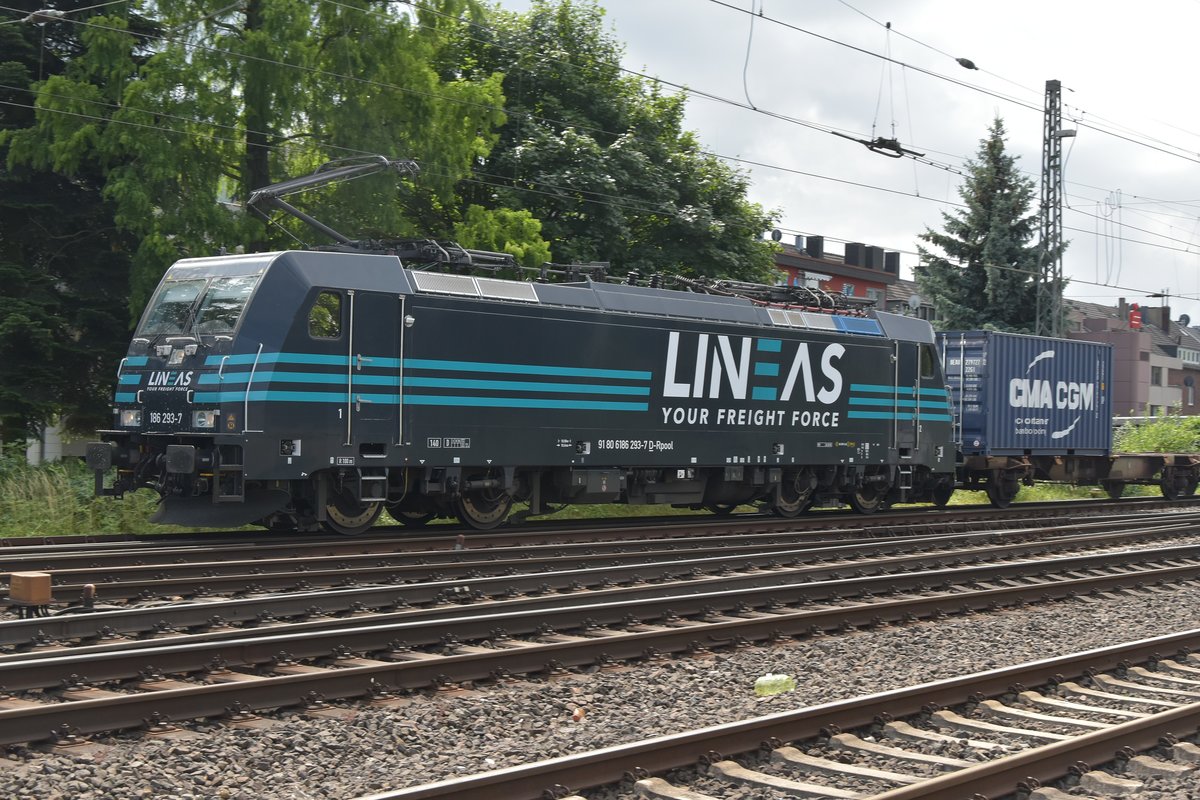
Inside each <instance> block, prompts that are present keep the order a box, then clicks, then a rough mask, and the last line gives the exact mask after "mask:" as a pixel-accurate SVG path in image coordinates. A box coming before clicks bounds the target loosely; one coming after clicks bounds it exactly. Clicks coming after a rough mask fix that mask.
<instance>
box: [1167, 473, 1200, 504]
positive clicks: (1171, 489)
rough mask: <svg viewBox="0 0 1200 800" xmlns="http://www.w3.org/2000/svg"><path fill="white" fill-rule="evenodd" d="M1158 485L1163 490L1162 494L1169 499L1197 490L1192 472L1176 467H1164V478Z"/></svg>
mask: <svg viewBox="0 0 1200 800" xmlns="http://www.w3.org/2000/svg"><path fill="white" fill-rule="evenodd" d="M1158 486H1159V488H1160V489H1161V490H1162V496H1163V497H1165V498H1166V499H1168V500H1178V499H1179V498H1181V497H1185V496H1187V495H1190V494H1192V492H1194V491H1196V486H1195V483H1194V482H1193V479H1192V475H1191V473H1190V472H1187V471H1186V470H1180V469H1176V468H1174V467H1163V471H1162V479H1161V480H1160V481H1159V482H1158Z"/></svg>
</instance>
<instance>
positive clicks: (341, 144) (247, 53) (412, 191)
mask: <svg viewBox="0 0 1200 800" xmlns="http://www.w3.org/2000/svg"><path fill="white" fill-rule="evenodd" d="M154 8H155V11H156V14H157V17H156V19H157V21H158V23H159V24H160V25H161V28H162V30H163V34H162V35H161V36H159V37H154V38H147V37H145V36H144V35H141V34H137V33H135V32H131V31H130V29H129V24H128V19H127V18H126V17H124V16H122V15H121V14H119V13H113V14H110V15H107V16H97V17H95V18H93V19H92V20H91V23H92V25H91V26H90V27H89V28H88V29H87V30H86V31H85V32H84V33H83V34H82V39H83V43H84V48H83V50H82V51H81V52H80V53H79V54H78V56H77V57H75V58H73V59H72V60H71V61H70V63H68V65H67V67H66V70H65V71H64V74H63V75H61V76H55V77H53V78H51V79H48V80H46V81H44V82H42V83H41V84H40V85H39V89H40V91H39V94H38V109H39V111H38V114H37V118H36V120H35V122H34V124H33V125H32V126H30V127H28V128H25V129H23V130H19V131H16V132H15V133H14V134H13V137H12V141H11V150H10V161H11V162H12V163H17V164H29V165H32V166H34V167H36V168H39V169H48V170H53V171H55V172H57V173H59V174H62V175H65V176H73V175H75V174H78V173H79V172H80V171H81V170H84V169H89V168H94V169H98V170H99V171H100V172H101V173H102V175H103V178H104V182H103V192H104V196H105V197H106V198H107V199H108V200H110V201H111V202H112V203H113V204H114V207H115V220H116V223H117V224H118V226H120V228H121V229H122V230H124V231H127V232H129V233H130V234H132V235H133V236H134V237H135V238H136V240H137V241H138V243H139V244H138V249H137V252H136V254H135V256H134V267H133V278H132V282H131V283H132V285H131V293H130V295H131V296H130V307H131V311H132V313H133V315H134V316H136V315H137V314H138V313H139V312H140V310H141V308H142V306H143V305H144V304H145V302H146V300H147V299H148V297H149V294H150V292H151V291H152V290H153V287H154V286H155V285H156V284H157V282H158V280H159V278H160V276H161V275H162V272H163V270H165V269H166V267H167V266H169V265H170V264H171V263H172V262H173V261H175V260H176V259H178V258H180V257H182V256H196V255H207V254H210V253H212V252H213V251H215V250H216V249H217V248H219V247H221V246H226V245H227V246H233V245H237V244H249V245H250V247H252V248H255V249H259V248H262V247H266V246H294V245H295V244H296V240H297V239H300V240H301V241H304V242H311V241H313V239H314V234H313V233H312V232H311V231H309V230H307V229H301V228H300V227H299V225H298V223H295V222H294V221H291V220H285V221H283V222H281V224H280V225H278V226H270V227H267V228H264V227H263V226H262V225H261V223H260V222H259V220H258V219H256V218H253V217H247V216H245V215H241V214H238V213H236V204H237V202H239V201H244V200H245V199H246V198H247V197H248V195H249V193H250V191H251V190H253V189H255V188H259V187H261V186H264V185H266V184H268V183H271V182H272V181H275V180H278V179H281V178H284V177H290V176H294V175H297V174H302V173H304V172H307V171H309V170H310V169H312V168H314V167H315V166H317V165H319V164H321V163H324V162H326V161H329V160H333V159H337V158H340V157H347V156H359V155H362V154H366V153H382V154H385V155H389V156H401V157H407V158H415V159H416V160H418V161H419V162H420V163H422V164H423V165H429V166H428V167H427V168H426V169H425V171H424V172H423V174H422V176H421V177H420V178H418V179H417V180H416V181H413V182H411V183H409V184H407V185H397V181H396V180H395V178H394V176H383V177H377V178H367V179H363V180H360V181H354V182H350V183H346V184H342V185H338V186H333V187H327V188H325V189H323V190H320V191H314V192H312V193H311V197H306V198H305V200H304V203H305V205H306V207H307V209H308V210H310V211H312V212H313V214H314V216H317V217H318V218H322V219H326V220H327V221H329V222H330V223H331V224H332V225H333V227H334V228H339V229H342V230H344V231H346V232H348V233H350V234H358V233H379V232H385V233H387V234H389V235H406V234H419V235H428V234H433V235H446V234H448V233H449V232H450V230H451V229H452V227H453V225H454V223H455V222H456V221H457V219H458V215H457V202H456V197H455V194H454V186H455V184H456V183H457V182H458V180H459V179H460V178H462V177H463V176H464V175H466V174H467V172H468V170H469V168H470V167H471V165H472V164H474V163H476V162H477V161H478V160H479V159H482V158H483V157H484V156H486V155H487V152H488V150H489V148H490V147H491V145H492V143H493V141H494V140H495V133H494V129H495V127H496V126H498V125H499V124H500V123H501V122H502V121H503V113H502V111H501V106H502V105H503V95H502V94H501V87H500V83H501V81H500V77H499V76H493V75H484V74H479V73H475V74H473V75H472V76H470V77H462V76H460V75H457V74H450V73H448V72H446V71H445V70H443V69H441V65H442V64H444V63H445V62H446V61H447V49H448V48H449V47H450V46H451V44H452V36H451V34H452V32H453V31H455V30H456V28H457V27H458V26H460V25H462V24H463V15H465V14H467V13H469V12H471V10H472V9H473V6H472V5H471V4H470V3H469V2H468V1H467V0H436V2H433V3H426V4H424V5H423V6H422V8H421V10H419V11H418V12H416V15H415V16H411V15H409V14H406V13H403V12H402V11H401V12H396V11H392V10H390V9H391V5H390V4H388V3H384V2H362V3H358V4H348V3H319V4H315V5H314V4H312V3H308V2H304V0H247V2H246V3H244V4H232V5H230V4H228V3H225V2H222V1H221V0H160V1H159V2H158V3H156V4H155V6H154ZM143 47H148V48H149V49H150V50H151V53H152V54H151V55H150V57H149V58H148V59H147V60H146V61H145V63H139V62H138V60H137V59H136V54H137V53H138V51H139V49H140V48H143ZM231 209H232V210H231Z"/></svg>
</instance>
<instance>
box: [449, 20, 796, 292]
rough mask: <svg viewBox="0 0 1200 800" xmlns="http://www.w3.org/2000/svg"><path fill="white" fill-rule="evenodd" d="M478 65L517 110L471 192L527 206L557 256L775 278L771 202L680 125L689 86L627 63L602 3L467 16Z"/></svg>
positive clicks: (466, 44)
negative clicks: (668, 89) (674, 89)
mask: <svg viewBox="0 0 1200 800" xmlns="http://www.w3.org/2000/svg"><path fill="white" fill-rule="evenodd" d="M463 35H464V37H465V38H464V40H463V43H462V49H463V51H464V52H466V53H467V54H468V56H467V57H466V58H465V59H463V64H464V66H463V69H464V71H465V72H466V73H467V74H471V73H472V72H474V71H480V72H481V73H483V74H493V73H496V72H499V73H503V75H504V93H505V96H506V97H507V100H508V104H507V106H506V110H507V112H508V119H507V122H506V123H505V125H504V127H503V128H502V129H501V130H500V139H499V142H498V143H497V145H496V146H495V147H494V148H493V149H492V151H491V155H490V156H489V158H488V159H487V160H486V162H484V163H483V164H482V165H481V166H480V167H479V168H478V169H477V170H476V175H475V179H474V182H472V183H471V184H469V185H464V187H463V195H464V196H465V197H466V198H467V200H468V201H469V202H470V203H473V204H475V205H479V206H481V207H484V208H489V209H493V208H505V207H508V208H523V209H528V210H529V211H530V212H531V213H532V215H533V216H534V217H536V218H537V219H539V220H541V222H542V235H543V236H545V237H546V239H547V240H548V241H549V242H550V245H551V247H552V248H553V250H554V254H555V257H556V259H557V260H559V261H574V262H587V261H609V262H612V264H613V267H614V270H615V271H616V272H618V273H620V272H625V271H629V270H638V271H641V272H643V273H649V272H680V273H683V274H688V275H698V276H720V277H739V278H745V279H751V280H755V279H758V280H767V279H770V278H771V276H772V275H773V251H774V248H773V246H772V245H771V244H770V243H769V242H764V241H762V239H761V234H762V233H763V231H765V230H767V229H769V228H770V227H771V225H772V223H773V215H772V214H771V213H768V212H766V211H764V210H763V209H762V208H760V207H759V206H758V205H756V204H754V203H750V202H748V201H747V200H746V191H747V188H748V184H747V179H746V176H745V175H744V174H742V173H740V172H738V171H737V170H735V169H732V168H731V167H729V166H728V165H727V164H725V163H724V162H722V161H720V160H718V159H716V158H714V157H712V156H709V155H706V154H705V153H704V152H703V151H702V150H701V148H700V146H699V143H698V142H697V140H696V138H695V136H694V135H693V134H691V133H690V132H688V131H686V130H684V129H683V112H684V99H683V97H682V96H680V95H676V96H667V95H664V94H663V93H661V92H660V91H659V90H658V88H657V87H656V86H655V85H654V84H653V83H652V82H650V81H647V80H645V79H642V78H638V77H636V76H631V75H628V74H626V73H624V72H622V70H621V68H620V59H621V54H622V48H621V46H620V44H619V43H618V42H616V40H615V39H614V38H613V37H612V35H611V34H610V33H609V32H608V31H607V30H606V27H605V24H604V19H603V11H602V10H601V9H600V8H599V7H598V6H597V5H596V4H595V3H594V2H589V1H588V0H584V1H583V2H578V3H576V2H571V0H562V1H561V2H550V0H535V2H534V4H533V6H532V8H531V9H530V10H529V11H528V12H526V13H522V14H516V13H507V12H502V11H497V12H495V13H494V14H493V15H492V16H491V18H490V19H489V26H475V27H471V28H468V29H464V32H463Z"/></svg>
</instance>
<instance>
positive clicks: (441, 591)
mask: <svg viewBox="0 0 1200 800" xmlns="http://www.w3.org/2000/svg"><path fill="white" fill-rule="evenodd" d="M1171 523H1172V524H1169V525H1156V526H1150V527H1147V528H1144V529H1141V530H1133V531H1130V530H1128V529H1126V530H1124V531H1121V532H1118V533H1112V532H1092V533H1082V534H1080V535H1077V536H1065V537H1063V538H1049V539H1041V540H1039V539H1034V540H1033V541H1030V542H1026V543H1022V544H1015V545H1014V544H993V545H991V546H984V547H982V548H959V549H951V550H945V551H936V550H932V551H927V552H923V553H917V554H912V555H909V554H905V553H906V552H907V551H911V550H912V549H914V548H920V547H929V548H932V547H934V546H936V545H938V544H943V543H945V541H946V540H945V539H940V538H938V537H932V538H925V539H916V540H899V541H896V542H894V543H891V542H882V541H881V542H877V543H875V544H873V545H872V547H873V548H875V549H882V550H885V551H891V550H895V551H897V552H899V553H901V554H899V555H887V556H883V557H877V558H875V559H873V560H870V561H868V560H858V561H855V562H841V563H830V564H825V565H821V564H817V565H812V566H808V565H804V563H803V562H804V560H805V558H808V560H812V558H814V557H822V558H829V557H839V556H842V557H844V556H859V557H861V556H862V555H863V552H862V549H861V545H857V544H856V545H845V546H837V547H831V548H825V549H822V550H819V551H816V552H814V551H812V550H811V549H809V548H801V549H798V550H780V551H769V552H767V553H766V554H762V553H758V554H754V555H751V556H745V557H738V558H735V557H733V556H728V555H726V556H723V557H720V558H716V559H713V558H706V559H691V560H685V561H668V562H663V563H660V564H654V563H650V564H645V563H635V564H630V565H625V566H613V565H611V564H610V565H606V566H604V567H591V568H584V569H577V570H564V571H559V572H552V573H546V572H526V573H515V574H514V573H511V572H509V573H504V574H500V575H490V576H488V575H476V576H472V577H467V578H458V579H448V580H435V581H427V582H424V583H410V584H396V585H390V584H389V585H378V586H366V587H360V588H354V587H349V588H343V589H338V590H336V591H304V592H293V593H287V594H280V595H260V596H256V597H253V598H247V599H232V600H226V601H221V602H191V603H181V604H177V605H171V606H157V607H156V606H149V607H136V608H130V609H121V610H113V611H104V612H97V613H92V614H66V615H62V616H55V617H37V618H33V619H24V620H8V621H3V622H0V644H7V645H9V646H28V645H30V644H36V643H38V642H45V641H47V640H58V641H65V640H72V639H87V638H94V637H97V636H99V635H101V631H107V633H108V635H111V634H113V633H135V634H138V633H143V632H146V631H153V630H155V629H164V628H176V629H177V628H196V627H205V626H212V625H213V620H214V618H220V620H219V621H220V622H221V623H223V624H230V623H245V622H258V621H261V620H263V619H267V618H269V617H268V616H267V615H270V617H274V618H280V617H297V616H311V615H313V613H314V612H316V611H319V612H321V613H326V614H332V613H340V612H344V611H348V610H352V609H356V608H375V609H383V608H395V607H397V606H416V605H424V604H438V603H444V602H447V601H456V600H464V599H466V600H470V599H472V598H476V597H490V598H506V597H508V596H510V595H514V594H519V593H533V594H548V593H549V592H550V591H560V592H561V591H565V590H572V591H574V592H576V593H577V595H578V596H576V597H563V596H560V597H559V598H558V599H557V601H549V600H547V599H546V598H538V597H533V598H522V599H520V600H511V601H507V602H512V603H514V604H519V605H522V606H529V607H545V606H552V605H556V604H568V605H569V604H575V603H580V602H595V601H596V600H597V599H603V598H604V597H608V596H615V597H624V598H634V597H652V596H658V595H662V594H664V593H668V592H670V591H672V589H671V588H670V587H669V586H666V585H662V584H650V585H648V586H636V585H635V586H632V587H630V586H624V587H622V586H619V584H621V583H636V582H639V581H640V582H645V581H646V580H648V579H650V578H657V579H659V580H686V581H687V582H688V586H689V589H690V590H691V591H693V592H698V591H701V590H712V589H713V588H714V587H717V588H737V587H742V588H745V589H749V588H753V587H756V586H778V585H780V584H782V583H784V582H785V581H786V580H792V581H797V580H804V581H806V582H816V581H825V580H830V579H836V578H838V577H840V576H841V575H842V574H844V573H845V572H846V571H847V570H853V571H855V572H869V573H874V575H875V577H882V578H886V577H897V578H899V577H900V573H901V571H902V570H914V569H925V570H937V569H942V568H945V567H947V566H949V565H954V564H964V563H972V562H976V561H978V560H979V559H981V558H984V557H986V556H989V555H991V556H992V557H995V556H996V555H1001V556H1004V557H1007V558H1012V557H1016V556H1024V557H1026V558H1029V557H1033V556H1038V555H1042V554H1045V553H1047V552H1053V551H1055V550H1058V549H1062V548H1068V547H1085V546H1096V545H1097V544H1102V545H1114V544H1119V543H1121V542H1122V541H1127V540H1130V539H1133V540H1138V539H1142V538H1145V537H1146V536H1160V535H1165V536H1170V535H1174V534H1176V533H1179V532H1180V531H1181V530H1186V526H1184V527H1182V528H1181V527H1180V526H1177V525H1176V524H1175V522H1174V520H1171ZM1085 529H1086V526H1076V527H1074V528H1073V529H1072V530H1085ZM1044 533H1045V532H1043V531H1038V532H1032V533H1031V535H1035V536H1037V535H1042V534H1044ZM955 538H956V539H958V538H961V537H955ZM970 538H981V539H994V538H995V537H994V536H993V535H990V534H988V535H972V537H970ZM1191 548H1192V546H1190V545H1183V546H1179V547H1174V548H1165V549H1164V548H1159V550H1158V552H1161V553H1162V554H1163V557H1173V556H1178V557H1190V556H1192V555H1194V553H1193V552H1192V551H1191ZM1146 552H1153V551H1146ZM1072 558H1082V559H1096V558H1099V559H1101V560H1100V561H1099V562H1097V561H1095V560H1087V561H1083V562H1065V563H1069V564H1071V566H1072V568H1083V567H1097V566H1104V567H1107V566H1110V565H1111V563H1112V562H1113V561H1114V558H1113V557H1112V556H1111V555H1107V556H1106V555H1105V554H1099V555H1093V556H1088V555H1082V556H1072ZM1116 561H1117V562H1118V564H1119V563H1120V559H1116ZM788 562H791V563H790V564H789V563H788ZM519 563H520V562H518V564H519ZM1031 563H1034V564H1037V563H1045V562H1031ZM469 566H471V567H472V568H478V567H479V566H480V565H479V564H472V565H469ZM501 566H502V567H503V566H504V565H503V564H501ZM714 567H717V568H720V569H722V570H724V569H737V568H739V567H740V568H743V569H758V570H761V571H758V572H750V573H749V574H743V575H734V576H723V575H708V576H706V577H701V574H702V573H703V571H704V570H705V569H707V570H709V571H710V572H712V571H714ZM768 568H769V569H768ZM980 569H983V570H986V569H988V568H987V566H986V565H984V566H983V567H981V568H980ZM997 569H1003V572H1002V573H999V574H1000V575H1001V576H1004V577H1007V576H1010V575H1015V576H1018V577H1019V576H1020V575H1021V574H1023V570H1028V564H1026V565H1023V566H1021V567H1020V568H1019V569H1017V570H1014V569H1013V568H1012V567H1011V566H1007V565H1004V566H1002V567H997ZM498 571H502V570H498ZM956 574H957V571H956ZM964 574H965V573H964ZM975 574H976V576H980V575H983V576H985V577H976V579H979V580H982V579H986V575H987V573H986V571H985V572H979V573H975ZM925 575H926V576H927V579H930V580H931V579H933V577H936V575H935V574H934V573H933V572H932V571H931V572H927V573H925ZM608 584H618V585H617V586H614V587H613V588H605V587H606V585H608ZM908 585H911V581H910V582H909V584H908ZM867 586H868V587H869V584H867ZM585 588H589V589H590V594H588V595H584V594H583V593H582V590H583V589H585ZM805 599H813V598H808V597H806V598H805ZM816 599H821V598H816ZM499 602H506V601H503V600H501V601H499ZM405 613H406V615H408V616H410V618H411V615H412V614H413V612H405ZM428 615H429V616H444V615H438V614H436V613H435V612H429V614H428ZM0 658H2V656H0Z"/></svg>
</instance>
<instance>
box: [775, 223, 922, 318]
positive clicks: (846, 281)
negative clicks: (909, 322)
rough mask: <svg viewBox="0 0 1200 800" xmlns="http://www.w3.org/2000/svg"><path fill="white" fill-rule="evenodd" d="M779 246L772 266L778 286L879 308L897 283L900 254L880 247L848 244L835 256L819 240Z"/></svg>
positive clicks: (804, 239)
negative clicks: (817, 291) (851, 299)
mask: <svg viewBox="0 0 1200 800" xmlns="http://www.w3.org/2000/svg"><path fill="white" fill-rule="evenodd" d="M779 244H780V247H781V248H782V250H781V251H780V252H779V253H777V254H776V256H775V266H776V267H777V268H778V269H779V270H780V272H782V273H783V276H782V279H781V280H780V283H784V284H787V285H788V286H806V287H808V288H810V289H821V290H823V291H825V292H828V293H830V294H843V295H846V296H847V297H858V298H863V299H866V300H874V301H875V302H876V304H877V307H879V308H882V307H883V304H884V302H885V300H886V298H887V293H888V287H890V286H894V285H895V284H896V282H897V281H898V280H899V279H900V254H899V253H892V252H885V251H884V249H883V248H882V247H869V246H867V245H864V244H860V243H858V242H850V243H848V244H846V246H845V248H844V253H843V254H842V255H840V256H839V255H837V254H835V253H827V252H826V251H825V237H823V236H797V237H796V238H795V240H794V243H784V242H782V241H781V242H780V243H779Z"/></svg>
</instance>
